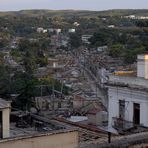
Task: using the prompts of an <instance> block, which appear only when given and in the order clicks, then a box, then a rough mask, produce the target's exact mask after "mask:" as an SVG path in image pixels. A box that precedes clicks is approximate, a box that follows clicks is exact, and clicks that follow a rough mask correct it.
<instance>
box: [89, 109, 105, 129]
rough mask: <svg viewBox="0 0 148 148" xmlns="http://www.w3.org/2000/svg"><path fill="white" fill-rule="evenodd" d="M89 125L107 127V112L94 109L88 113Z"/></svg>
mask: <svg viewBox="0 0 148 148" xmlns="http://www.w3.org/2000/svg"><path fill="white" fill-rule="evenodd" d="M87 116H88V124H92V125H95V126H106V125H107V112H106V111H103V110H99V109H92V110H90V111H89V112H88V113H87Z"/></svg>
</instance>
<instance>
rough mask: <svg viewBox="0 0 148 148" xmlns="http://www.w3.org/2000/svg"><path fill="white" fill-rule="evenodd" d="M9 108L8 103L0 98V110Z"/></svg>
mask: <svg viewBox="0 0 148 148" xmlns="http://www.w3.org/2000/svg"><path fill="white" fill-rule="evenodd" d="M9 107H10V102H8V101H5V100H3V99H1V98H0V109H4V108H9Z"/></svg>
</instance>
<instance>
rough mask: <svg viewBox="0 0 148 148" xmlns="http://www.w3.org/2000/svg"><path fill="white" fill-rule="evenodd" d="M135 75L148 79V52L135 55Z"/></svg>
mask: <svg viewBox="0 0 148 148" xmlns="http://www.w3.org/2000/svg"><path fill="white" fill-rule="evenodd" d="M137 77H141V78H145V79H148V54H144V55H138V56H137Z"/></svg>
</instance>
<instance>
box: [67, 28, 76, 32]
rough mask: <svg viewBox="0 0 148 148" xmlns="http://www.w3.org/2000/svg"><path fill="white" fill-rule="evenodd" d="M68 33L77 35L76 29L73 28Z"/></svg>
mask: <svg viewBox="0 0 148 148" xmlns="http://www.w3.org/2000/svg"><path fill="white" fill-rule="evenodd" d="M68 32H69V33H75V32H76V29H73V28H71V29H69V30H68Z"/></svg>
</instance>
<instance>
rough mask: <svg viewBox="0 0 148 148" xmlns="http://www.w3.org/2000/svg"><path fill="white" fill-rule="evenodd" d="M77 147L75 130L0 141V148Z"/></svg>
mask: <svg viewBox="0 0 148 148" xmlns="http://www.w3.org/2000/svg"><path fill="white" fill-rule="evenodd" d="M77 146H78V132H77V131H76V130H62V131H58V132H52V133H44V134H38V135H33V136H32V135H30V136H25V137H24V136H22V137H16V138H10V139H3V140H0V147H1V148H10V147H11V148H19V147H21V148H63V147H64V148H76V147H77Z"/></svg>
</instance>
